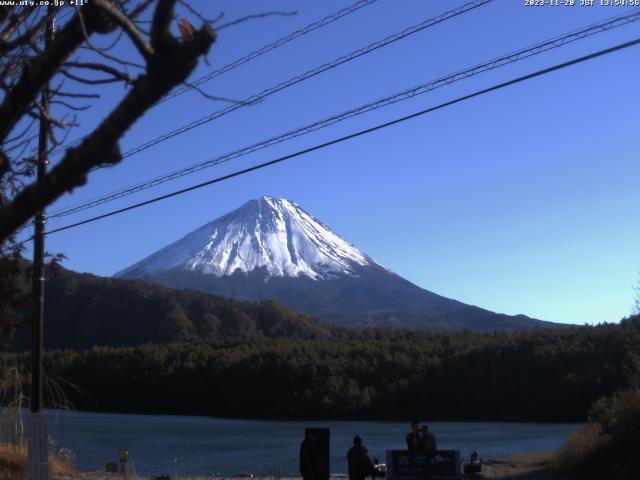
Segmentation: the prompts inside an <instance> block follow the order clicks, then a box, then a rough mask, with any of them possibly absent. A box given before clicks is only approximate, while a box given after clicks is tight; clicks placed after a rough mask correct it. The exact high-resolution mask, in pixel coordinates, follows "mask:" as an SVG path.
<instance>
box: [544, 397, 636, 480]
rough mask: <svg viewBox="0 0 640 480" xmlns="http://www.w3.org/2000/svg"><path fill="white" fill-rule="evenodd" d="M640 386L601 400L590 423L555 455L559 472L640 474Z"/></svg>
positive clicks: (584, 475) (580, 475)
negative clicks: (639, 453)
mask: <svg viewBox="0 0 640 480" xmlns="http://www.w3.org/2000/svg"><path fill="white" fill-rule="evenodd" d="M639 450H640V389H639V388H634V389H630V390H625V391H622V392H618V393H615V394H613V395H611V396H609V397H605V398H603V399H600V400H598V401H597V402H596V403H595V404H594V406H593V408H592V410H591V415H590V417H589V424H588V425H587V426H586V427H584V428H583V429H582V430H579V431H577V432H575V433H574V434H572V435H571V437H570V438H569V440H568V441H567V443H566V444H565V446H564V447H563V448H562V449H561V450H560V451H559V452H558V454H557V455H556V458H555V462H554V464H555V470H556V473H557V474H558V475H559V476H561V477H564V476H568V477H570V478H594V479H595V478H598V479H600V478H606V479H620V480H623V479H624V480H626V479H629V480H631V479H638V478H640V457H639V456H638V451H639Z"/></svg>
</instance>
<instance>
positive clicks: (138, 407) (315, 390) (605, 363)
mask: <svg viewBox="0 0 640 480" xmlns="http://www.w3.org/2000/svg"><path fill="white" fill-rule="evenodd" d="M639 357H640V317H635V318H634V319H628V320H625V321H623V322H622V323H621V324H619V325H617V324H607V325H601V326H597V327H576V328H571V329H563V330H558V329H549V330H547V329H536V330H532V331H528V332H513V333H495V334H486V333H476V332H471V331H465V332H448V333H429V332H408V331H394V330H363V331H341V332H337V333H335V334H334V335H333V336H332V337H329V338H316V339H299V338H266V337H254V338H252V339H245V340H242V341H233V342H206V341H202V340H190V341H181V342H172V343H167V344H146V345H143V346H139V347H130V348H111V347H96V348H92V349H89V350H86V351H82V352H74V351H70V350H66V351H54V352H48V353H47V355H46V371H47V373H48V374H49V375H50V377H51V378H52V379H55V378H62V379H64V380H65V382H61V385H62V387H63V388H64V389H65V392H66V394H67V396H68V398H69V399H70V400H71V401H72V402H73V403H74V404H75V407H76V408H79V409H88V410H102V411H119V412H144V413H181V414H197V415H214V416H230V417H272V418H278V417H289V418H294V417H299V418H302V417H304V418H310V417H318V418H386V419H401V418H408V417H414V416H415V417H419V418H425V419H452V420H453V419H455V420H510V421H511V420H520V421H584V420H585V419H586V418H587V415H588V411H589V408H590V406H591V405H592V403H593V402H594V401H595V400H596V399H598V398H600V397H602V396H604V395H608V394H611V393H612V392H614V391H617V390H620V389H622V388H625V387H626V386H627V384H628V383H629V379H630V378H634V376H637V366H638V365H640V363H639V362H638V358H639ZM2 361H3V362H4V363H5V364H11V363H14V362H16V361H17V362H18V363H20V364H22V365H28V356H27V355H24V354H22V355H9V354H5V355H3V356H2ZM66 381H69V382H71V383H73V384H75V385H76V386H77V387H78V388H77V389H76V388H70V387H68V386H67V385H66Z"/></svg>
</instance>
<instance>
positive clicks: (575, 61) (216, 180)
mask: <svg viewBox="0 0 640 480" xmlns="http://www.w3.org/2000/svg"><path fill="white" fill-rule="evenodd" d="M638 44H640V38H636V39H635V40H631V41H629V42H626V43H622V44H618V45H616V46H613V47H610V48H606V49H604V50H599V51H597V52H594V53H591V54H589V55H584V56H582V57H579V58H575V59H573V60H569V61H566V62H563V63H559V64H556V65H554V66H552V67H547V68H544V69H542V70H537V71H535V72H533V73H529V74H527V75H523V76H521V77H517V78H515V79H512V80H509V81H506V82H503V83H500V84H497V85H494V86H492V87H488V88H485V89H482V90H478V91H476V92H474V93H470V94H468V95H464V96H462V97H458V98H456V99H454V100H450V101H448V102H445V103H441V104H439V105H436V106H434V107H429V108H426V109H424V110H420V111H419V112H415V113H412V114H410V115H405V116H403V117H400V118H396V119H394V120H391V121H388V122H385V123H381V124H378V125H376V126H374V127H370V128H367V129H364V130H360V131H358V132H355V133H351V134H349V135H345V136H343V137H339V138H336V139H333V140H330V141H328V142H325V143H321V144H318V145H314V146H313V147H309V148H306V149H304V150H298V151H297V152H294V153H291V154H289V155H285V156H282V157H279V158H276V159H274V160H271V161H268V162H264V163H260V164H258V165H254V166H252V167H249V168H245V169H242V170H238V171H235V172H233V173H230V174H228V175H223V176H221V177H217V178H214V179H212V180H208V181H206V182H203V183H199V184H196V185H192V186H190V187H187V188H183V189H181V190H176V191H174V192H171V193H168V194H165V195H160V196H158V197H154V198H151V199H149V200H145V201H144V202H139V203H136V204H133V205H129V206H127V207H124V208H120V209H117V210H112V211H111V212H108V213H105V214H102V215H98V216H95V217H92V218H88V219H86V220H82V221H80V222H76V223H72V224H70V225H66V226H63V227H60V228H56V229H54V230H50V231H48V232H47V234H52V233H57V232H62V231H64V230H69V229H71V228H75V227H79V226H81V225H85V224H87V223H92V222H95V221H97V220H101V219H103V218H107V217H111V216H113V215H117V214H120V213H124V212H127V211H129V210H134V209H136V208H140V207H143V206H146V205H150V204H152V203H157V202H159V201H161V200H166V199H167V198H171V197H175V196H178V195H182V194H184V193H187V192H190V191H193V190H197V189H200V188H203V187H206V186H209V185H213V184H215V183H220V182H223V181H225V180H229V179H231V178H234V177H238V176H240V175H244V174H246V173H250V172H253V171H256V170H261V169H263V168H266V167H270V166H272V165H276V164H278V163H282V162H285V161H287V160H291V159H293V158H296V157H300V156H302V155H305V154H307V153H311V152H315V151H317V150H321V149H324V148H327V147H329V146H331V145H336V144H338V143H342V142H345V141H347V140H352V139H354V138H357V137H361V136H363V135H367V134H369V133H372V132H375V131H378V130H382V129H383V128H387V127H390V126H392V125H396V124H399V123H403V122H406V121H408V120H411V119H413V118H417V117H420V116H423V115H426V114H428V113H431V112H434V111H436V110H441V109H443V108H446V107H449V106H451V105H455V104H457V103H461V102H464V101H466V100H469V99H471V98H474V97H479V96H481V95H484V94H486V93H489V92H493V91H496V90H500V89H502V88H506V87H508V86H511V85H515V84H518V83H521V82H524V81H526V80H530V79H532V78H536V77H540V76H542V75H546V74H549V73H551V72H555V71H557V70H561V69H563V68H567V67H569V66H572V65H576V64H579V63H583V62H586V61H589V60H592V59H594V58H597V57H601V56H604V55H608V54H610V53H613V52H616V51H619V50H623V49H625V48H629V47H632V46H635V45H638ZM26 241H28V240H25V242H26Z"/></svg>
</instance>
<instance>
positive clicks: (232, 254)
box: [116, 196, 375, 280]
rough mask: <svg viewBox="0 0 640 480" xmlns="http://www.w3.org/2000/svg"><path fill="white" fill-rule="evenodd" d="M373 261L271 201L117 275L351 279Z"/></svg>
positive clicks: (284, 203) (288, 204)
mask: <svg viewBox="0 0 640 480" xmlns="http://www.w3.org/2000/svg"><path fill="white" fill-rule="evenodd" d="M371 263H375V262H373V261H372V260H371V259H370V258H369V257H367V256H366V255H365V254H364V253H362V252H361V251H360V250H358V249H357V248H356V247H354V246H353V245H351V244H350V243H348V242H347V241H345V240H343V239H342V238H340V236H339V235H337V234H336V233H334V232H333V231H331V229H330V228H329V227H327V226H326V225H324V224H323V223H322V222H320V221H319V220H317V219H316V218H314V217H313V216H311V215H310V214H309V213H307V212H305V211H304V210H303V209H302V208H301V207H300V206H299V205H297V204H296V203H294V202H292V201H290V200H286V199H282V198H273V197H267V196H264V197H261V198H259V199H256V200H250V201H249V202H247V203H245V204H244V205H242V206H241V207H240V208H238V209H236V210H234V211H232V212H231V213H228V214H227V215H224V216H222V217H220V218H218V219H217V220H214V221H213V222H210V223H207V224H206V225H204V226H202V227H200V228H198V229H197V230H195V231H193V232H191V233H189V234H188V235H186V236H185V237H183V238H182V239H180V240H178V241H177V242H174V243H172V244H171V245H168V246H167V247H165V248H163V249H161V250H159V251H157V252H156V253H154V254H152V255H150V256H149V257H147V258H145V259H143V260H141V261H140V262H138V263H136V264H134V265H132V266H131V267H129V268H127V269H125V270H123V271H121V272H118V273H116V276H119V277H122V276H124V277H131V276H135V277H140V276H142V275H145V274H153V273H156V272H160V271H166V270H172V269H181V270H189V271H193V272H199V273H203V274H210V275H215V276H217V277H222V276H227V275H232V274H233V273H234V272H237V271H240V272H252V271H254V270H258V269H265V270H266V272H267V276H268V277H271V276H278V277H283V276H285V277H299V276H306V277H309V278H311V279H314V280H318V279H328V278H332V277H335V276H336V275H354V266H365V265H369V264H371Z"/></svg>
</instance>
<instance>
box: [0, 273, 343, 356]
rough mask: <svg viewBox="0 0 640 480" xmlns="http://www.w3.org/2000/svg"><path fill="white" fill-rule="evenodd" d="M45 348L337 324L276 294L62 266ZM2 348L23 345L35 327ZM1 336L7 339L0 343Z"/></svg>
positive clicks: (274, 333)
mask: <svg viewBox="0 0 640 480" xmlns="http://www.w3.org/2000/svg"><path fill="white" fill-rule="evenodd" d="M45 318H46V322H45V329H44V343H45V348H47V349H54V348H70V349H74V350H82V349H85V348H89V347H92V346H94V345H102V346H135V345H139V344H142V343H163V342H171V341H180V340H188V339H191V338H201V339H205V340H230V339H252V338H259V337H293V338H324V337H328V336H331V335H332V332H333V329H332V327H330V326H327V325H325V324H322V323H320V322H318V321H317V320H313V319H311V318H309V317H307V316H305V315H302V314H300V313H298V312H295V311H293V310H291V309H289V308H286V307H284V306H282V305H280V304H278V303H277V302H274V301H264V302H260V303H257V302H241V301H237V300H232V299H226V298H221V297H218V296H216V295H211V294H208V293H203V292H199V291H193V290H176V289H171V288H167V287H163V286H162V285H157V284H150V283H146V282H141V281H137V280H125V279H118V278H104V277H98V276H95V275H90V274H80V273H75V272H71V271H68V270H60V271H58V272H57V273H55V274H49V275H48V279H47V283H46V287H45ZM2 340H5V341H4V343H5V345H3V347H4V348H11V349H12V350H22V349H24V348H28V347H29V345H30V342H31V337H30V336H29V329H24V330H18V331H17V332H15V336H14V338H13V339H7V338H4V339H2ZM0 343H3V342H0Z"/></svg>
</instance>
